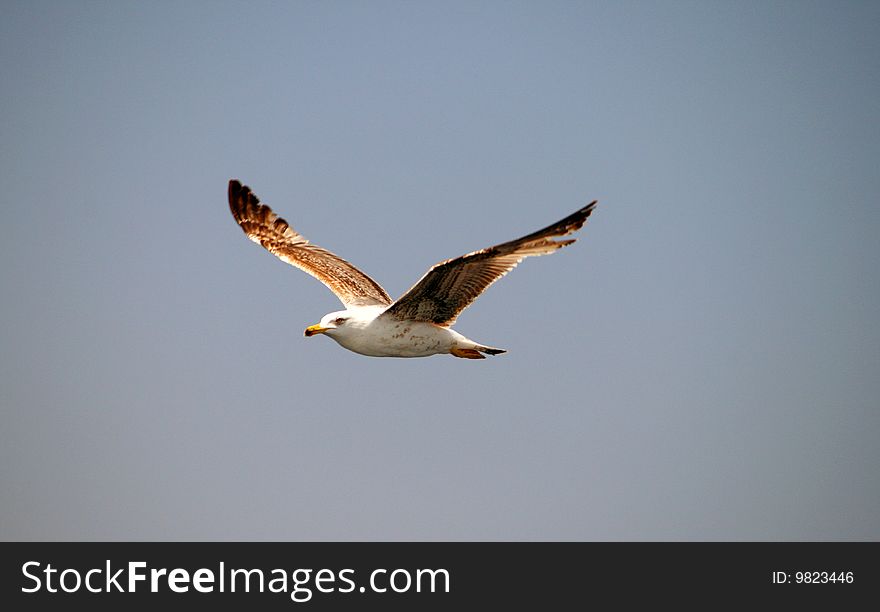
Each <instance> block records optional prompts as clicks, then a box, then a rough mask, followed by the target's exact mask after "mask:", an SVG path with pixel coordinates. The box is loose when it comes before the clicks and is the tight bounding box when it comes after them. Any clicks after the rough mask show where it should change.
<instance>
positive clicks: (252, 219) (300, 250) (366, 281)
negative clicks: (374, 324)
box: [229, 179, 391, 308]
mask: <svg viewBox="0 0 880 612" xmlns="http://www.w3.org/2000/svg"><path fill="white" fill-rule="evenodd" d="M229 210H230V211H231V212H232V216H233V217H235V221H236V222H237V223H238V224H239V225H240V226H241V229H243V230H244V233H245V234H247V237H248V238H250V239H251V240H253V241H254V242H256V243H257V244H260V245H262V246H263V247H265V249H266V250H267V251H269V252H270V253H272V254H273V255H275V256H276V257H278V258H279V259H281V260H282V261H286V262H287V263H289V264H290V265H292V266H296V267H297V268H299V269H300V270H302V271H303V272H306V273H308V274H311V275H312V276H314V277H315V278H317V279H318V280H319V281H321V282H322V283H324V284H325V285H326V286H327V288H328V289H330V291H332V292H333V293H335V294H336V297H338V298H339V300H340V301H341V302H342V303H343V304H344V305H345V307H346V308H349V307H351V306H366V305H371V304H378V305H381V306H387V305H388V304H390V303H391V298H390V297H388V294H387V293H386V292H385V290H384V289H383V288H382V287H381V286H380V285H379V283H377V282H376V281H374V280H373V279H372V278H370V277H369V276H367V275H366V274H364V273H363V272H361V271H360V270H358V269H357V268H355V267H354V266H353V265H352V264H350V263H348V262H347V261H345V260H344V259H342V258H341V257H339V256H338V255H335V254H333V253H331V252H330V251H328V250H327V249H322V248H321V247H319V246H317V245H315V244H312V243H310V242H309V241H308V240H306V239H305V238H303V237H302V235H300V234H298V233H297V232H296V231H294V229H293V228H292V227H290V225H289V224H288V223H287V221H285V220H284V219H282V218H281V217H279V216H278V215H276V214H275V213H274V212H272V209H271V208H269V207H268V206H266V205H265V204H261V203H260V200H259V198H257V196H256V195H254V193H253V192H252V191H251V190H250V188H248V187H247V186H246V185H242V184H241V183H239V182H238V181H236V180H234V179H233V180H231V181H229Z"/></svg>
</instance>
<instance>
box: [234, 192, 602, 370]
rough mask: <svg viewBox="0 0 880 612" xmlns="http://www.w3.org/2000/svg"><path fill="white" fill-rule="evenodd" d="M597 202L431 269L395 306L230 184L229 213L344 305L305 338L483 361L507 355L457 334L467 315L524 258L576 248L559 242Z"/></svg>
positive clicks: (386, 352)
mask: <svg viewBox="0 0 880 612" xmlns="http://www.w3.org/2000/svg"><path fill="white" fill-rule="evenodd" d="M595 206H596V202H595V201H593V202H591V203H589V204H587V205H586V206H584V207H583V208H581V209H580V210H578V211H576V212H574V213H572V214H570V215H569V216H567V217H566V218H565V219H562V220H561V221H558V222H557V223H554V224H553V225H549V226H547V227H545V228H544V229H542V230H538V231H537V232H534V233H532V234H529V235H528V236H523V237H522V238H518V239H517V240H511V241H510V242H505V243H503V244H499V245H496V246H493V247H489V248H487V249H482V250H480V251H474V252H473V253H468V254H467V255H462V256H461V257H456V258H455V259H447V260H446V261H441V262H440V263H438V264H437V265H435V266H433V267H432V268H431V269H430V270H428V272H427V273H426V274H425V275H424V276H423V277H422V278H421V280H419V282H417V283H416V284H415V285H413V286H412V288H410V290H409V291H407V292H406V293H404V294H403V295H402V296H401V297H400V298H398V299H397V300H396V301H394V300H392V299H391V298H390V297H389V296H388V294H387V293H386V292H385V290H384V289H383V288H382V287H381V286H380V285H379V283H377V282H376V281H374V280H373V279H372V278H370V277H369V276H367V275H366V274H364V273H363V272H361V271H360V270H358V269H357V268H355V267H354V266H353V265H351V264H350V263H348V262H347V261H345V260H344V259H342V258H341V257H339V256H338V255H334V254H333V253H331V252H330V251H328V250H326V249H322V248H321V247H319V246H317V245H314V244H312V243H310V242H309V241H308V240H306V239H305V238H303V237H302V236H301V235H300V234H298V233H297V232H296V231H294V229H293V228H292V227H290V225H289V224H288V223H287V221H285V220H284V219H282V218H281V217H279V216H278V215H276V214H275V213H274V212H272V209H271V208H269V207H268V206H266V205H265V204H261V203H260V200H259V198H257V196H255V195H254V194H253V192H252V191H251V190H250V188H249V187H247V186H246V185H242V184H241V183H240V182H239V181H237V180H231V181H229V208H230V210H231V211H232V216H233V217H235V220H236V221H237V222H238V224H239V226H241V229H243V230H244V233H245V234H247V237H248V238H250V239H251V240H253V241H254V242H256V243H257V244H261V245H262V246H263V247H264V248H266V250H268V251H269V252H270V253H272V254H273V255H275V256H276V257H278V258H280V259H281V260H283V261H286V262H287V263H289V264H290V265H292V266H296V267H297V268H299V269H300V270H302V271H304V272H307V273H308V274H311V275H312V276H314V277H315V278H317V279H318V280H319V281H321V282H322V283H324V284H325V285H326V286H327V288H328V289H330V291H332V292H333V293H335V294H336V297H338V298H339V299H340V301H341V302H342V304H343V306H345V310H340V311H337V312H331V313H330V314H327V315H324V317H323V318H322V319H321V322H320V323H318V324H316V325H311V326H309V327H307V328H306V330H305V335H306V336H314V335H316V334H324V335H327V336H330V338H332V339H333V340H335V341H336V342H338V343H339V344H341V345H342V346H343V347H345V348H347V349H348V350H350V351H354V352H355V353H360V354H361V355H368V356H371V357H428V356H430V355H437V354H446V353H448V354H450V355H454V356H455V357H461V358H464V359H485V357H484V354H487V355H497V354H499V353H504V352H506V351H504V350H503V349H497V348H492V347H489V346H484V345H482V344H479V343H477V342H474V341H473V340H469V339H468V338H465V337H464V336H462V335H461V334H459V333H458V332H456V331H454V330H452V325H453V324H454V323H455V320H456V319H457V318H458V315H459V314H460V313H461V311H462V310H464V309H465V308H467V307H468V306H470V304H471V303H472V302H473V301H474V300H475V299H477V297H479V296H480V294H481V293H483V291H485V290H486V289H487V288H488V287H489V285H491V284H492V283H494V282H495V281H497V280H498V279H499V278H501V277H502V276H504V275H505V274H507V273H508V272H510V271H511V270H512V269H513V268H515V267H516V265H517V264H518V263H519V262H520V261H522V260H523V259H524V258H526V257H531V256H533V255H546V254H548V253H553V252H554V251H556V250H557V249H561V248H562V247H564V246H568V245H569V244H571V243H573V242H575V240H574V239H568V240H553V238H557V237H560V236H567V235H569V234H571V233H572V232H574V231H576V230H578V229H580V228H581V227H583V225H584V223H585V222H586V220H587V217H589V216H590V213H592V212H593V209H594V208H595Z"/></svg>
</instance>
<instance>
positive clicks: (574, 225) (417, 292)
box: [381, 201, 596, 326]
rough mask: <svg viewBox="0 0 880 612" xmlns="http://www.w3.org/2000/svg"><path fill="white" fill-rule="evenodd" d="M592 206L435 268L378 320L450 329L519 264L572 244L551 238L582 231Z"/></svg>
mask: <svg viewBox="0 0 880 612" xmlns="http://www.w3.org/2000/svg"><path fill="white" fill-rule="evenodd" d="M595 206H596V202H595V201H594V202H591V203H590V204H587V205H586V206H584V207H583V208H581V209H580V210H578V211H577V212H575V213H572V214H571V215H569V216H567V217H566V218H565V219H562V220H561V221H558V222H556V223H554V224H553V225H549V226H547V227H545V228H544V229H542V230H538V231H537V232H534V233H532V234H529V235H528V236H523V237H522V238H519V239H517V240H511V241H510V242H505V243H504V244H499V245H496V246H493V247H489V248H487V249H482V250H481V251H474V252H473V253H468V254H467V255H462V256H461V257H456V258H455V259H449V260H447V261H442V262H440V263H438V264H437V265H435V266H434V267H432V268H431V269H430V270H428V272H427V274H425V275H424V276H423V277H422V278H421V280H419V282H417V283H416V284H415V285H413V287H412V288H411V289H410V290H409V291H407V292H406V293H405V294H403V295H402V296H401V297H400V298H399V299H398V300H397V301H396V302H394V303H393V304H392V305H391V306H390V307H389V308H388V310H386V311H385V312H384V313H382V315H381V316H383V317H394V318H396V319H400V320H412V321H427V322H431V323H436V324H437V325H443V326H450V325H452V324H453V323H455V320H456V319H457V318H458V315H459V314H460V313H461V311H462V310H464V309H465V308H467V307H468V306H470V304H471V303H472V302H473V301H474V300H475V299H477V298H478V297H479V296H480V294H481V293H483V291H485V290H486V289H487V288H488V287H489V285H491V284H492V283H494V282H495V281H497V280H498V279H499V278H501V277H502V276H504V275H505V274H507V273H508V272H510V271H511V270H513V269H514V268H515V267H516V265H517V264H518V263H519V262H521V261H522V260H523V259H524V258H526V257H531V256H533V255H546V254H548V253H553V252H554V251H556V250H557V249H560V248H562V247H564V246H567V245H569V244H571V243H572V242H574V241H575V240H574V239H570V240H553V238H557V237H560V236H567V235H568V234H571V233H572V232H574V231H576V230H578V229H580V228H581V227H583V225H584V223H586V221H587V217H589V216H590V213H592V212H593V209H594V208H595Z"/></svg>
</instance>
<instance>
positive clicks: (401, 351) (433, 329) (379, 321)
mask: <svg viewBox="0 0 880 612" xmlns="http://www.w3.org/2000/svg"><path fill="white" fill-rule="evenodd" d="M385 309H386V307H385V306H361V307H356V308H351V309H349V310H342V311H339V312H331V313H330V314H327V315H325V316H324V317H323V318H322V319H321V323H320V324H318V325H315V326H312V327H311V328H309V329H310V330H313V331H312V333H322V334H325V335H327V336H330V337H331V338H333V339H334V340H335V341H336V342H338V343H339V344H340V345H341V346H343V347H344V348H347V349H348V350H350V351H353V352H355V353H360V354H361V355H369V356H370V357H428V356H430V355H438V354H446V353H450V352H451V351H452V350H453V349H470V350H478V349H480V348H485V347H482V346H481V345H479V344H477V343H476V342H474V341H473V340H468V339H467V338H465V337H464V336H462V335H461V334H459V333H458V332H456V331H453V330H452V329H450V328H448V327H441V326H440V325H435V324H433V323H424V322H420V321H398V320H396V319H392V318H380V317H379V315H380V314H382V313H383V312H384V311H385ZM340 319H344V321H343V322H341V323H337V321H338V320H340ZM306 334H307V335H312V334H309V333H308V330H307V331H306Z"/></svg>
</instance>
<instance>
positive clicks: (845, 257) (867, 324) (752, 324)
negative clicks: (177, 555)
mask: <svg viewBox="0 0 880 612" xmlns="http://www.w3.org/2000/svg"><path fill="white" fill-rule="evenodd" d="M878 26H880V9H878V7H877V6H876V5H872V4H870V3H861V2H834V3H832V2H774V3H722V2H718V3H713V2H666V3H649V2H633V3H626V2H609V3H599V2H596V3H593V2H591V3H569V2H553V3H526V2H510V3H508V2H504V3H502V2H480V3H456V2H454V3H443V4H440V3H396V2H377V3H349V2H334V3H298V2H291V3H254V2H248V3H221V2H216V3H215V2H211V3H208V2H205V3H200V2H188V3H151V4H143V3H126V2H113V3H103V2H89V3H84V2H80V3H61V2H49V3H39V2H28V3H24V2H21V3H7V4H6V11H5V16H4V19H3V21H2V23H0V54H2V57H3V60H4V61H3V62H2V65H0V71H2V74H0V76H2V79H0V82H2V83H3V85H2V88H0V95H2V104H0V142H2V143H3V144H2V146H0V156H2V157H0V177H2V182H3V185H4V189H3V195H2V200H0V202H2V209H3V213H4V219H5V222H4V228H5V230H6V231H5V233H4V240H3V241H2V243H0V256H2V257H3V261H4V262H5V263H4V265H3V266H2V267H0V279H2V286H3V287H4V295H5V299H4V301H3V302H4V307H3V315H4V316H3V317H2V319H0V342H2V345H3V347H4V349H3V351H2V353H0V419H2V427H0V490H2V499H3V512H0V537H2V538H4V539H62V540H64V539H220V540H226V539H270V540H327V539H331V540H377V539H381V540H423V539H427V540H462V539H476V540H620V539H623V540H645V539H648V540H657V539H659V540H669V539H676V540H678V539H682V540H705V539H712V540H717V539H722V540H728V539H734V540H740V539H771V540H777V539H783V540H788V539H790V540H815V539H877V538H878V537H880V531H878V525H880V520H878V518H880V517H878V510H877V509H878V508H880V479H878V476H877V469H876V466H877V464H878V459H880V457H878V447H877V440H878V439H880V414H878V408H877V402H878V397H880V376H878V364H880V333H878V325H877V323H876V319H877V312H878V311H880V295H878V287H880V283H878V282H877V281H878V278H877V270H878V269H880V247H878V241H877V236H878V230H880V208H878V206H877V203H878V194H880V175H878V172H877V159H878V158H880V121H878V100H880V91H878V83H880V43H878V39H877V36H876V32H877V30H878ZM230 178H238V179H240V180H242V181H243V182H245V183H246V184H249V185H250V186H251V187H252V188H253V189H254V191H255V192H256V193H257V194H258V195H259V196H260V197H261V198H262V199H263V201H265V202H266V203H268V204H270V205H271V206H272V207H273V208H274V209H275V210H276V211H277V212H278V213H279V214H281V215H282V216H284V217H285V218H286V219H287V220H288V221H289V222H290V223H291V224H292V225H293V226H294V227H295V228H296V229H297V230H299V231H300V232H302V233H303V234H304V235H305V236H306V237H308V238H309V239H311V240H312V241H314V242H316V243H318V244H320V245H322V246H324V247H326V248H329V249H331V250H333V251H335V252H337V253H339V254H340V255H342V256H343V257H346V258H347V259H349V260H351V261H352V262H353V263H355V264H356V265H357V266H359V267H360V268H362V269H363V270H364V271H366V272H367V273H369V274H371V275H372V276H374V277H375V278H376V279H377V280H378V281H379V282H380V283H382V284H383V285H384V287H385V288H386V289H387V290H388V291H389V293H390V294H392V295H399V294H400V293H402V292H403V291H405V290H406V289H407V288H408V287H409V286H410V285H411V284H412V283H413V282H415V281H416V280H417V279H418V278H419V277H420V276H421V275H422V274H423V273H424V272H425V270H427V268H428V267H429V266H431V265H432V264H434V263H436V262H437V261H439V260H442V259H446V258H449V257H454V256H456V255H460V254H462V253H465V252H468V251H471V250H474V249H477V248H482V247H484V246H488V245H490V244H494V243H497V242H500V241H503V240H507V239H511V238H514V237H517V236H519V235H522V234H524V233H527V232H530V231H533V230H535V229H537V228H539V227H543V226H544V225H547V224H549V223H550V222H552V221H555V220H557V219H559V218H561V217H563V216H565V215H566V214H568V213H570V212H572V211H574V210H576V209H577V208H579V207H580V206H582V205H583V204H585V203H586V202H588V201H591V200H593V199H598V200H599V208H598V209H597V211H596V213H595V214H594V215H593V217H592V218H591V220H590V223H589V224H588V225H587V226H586V227H585V228H584V230H583V231H582V232H581V233H580V234H579V236H580V240H579V242H578V243H577V244H576V245H574V246H572V247H570V248H568V249H565V250H564V251H562V252H560V253H558V254H556V255H553V256H552V257H544V258H538V259H530V260H527V261H525V262H524V263H523V264H522V265H521V266H520V267H519V268H517V269H516V270H515V271H514V272H513V273H511V274H510V275H509V276H508V277H506V278H505V279H503V280H502V281H501V282H499V283H498V284H497V285H495V286H493V287H492V288H491V289H490V290H489V291H488V292H487V293H486V294H484V295H483V296H482V297H481V298H480V299H479V300H478V301H477V302H476V303H475V304H474V305H473V306H472V307H471V308H469V309H468V310H467V311H465V313H464V314H463V315H462V316H461V318H460V319H459V322H458V324H457V325H456V329H458V330H459V331H461V332H462V333H464V334H465V335H467V336H469V337H472V338H474V339H475V340H478V341H481V342H485V343H486V344H489V345H490V346H500V347H503V348H506V349H508V350H509V353H507V354H505V355H503V356H499V357H496V358H492V359H487V360H485V361H481V362H471V361H466V360H458V359H453V358H450V357H433V358H430V359H421V360H381V359H368V358H365V357H361V356H358V355H354V354H352V353H348V352H346V351H344V350H342V349H341V348H340V347H338V346H337V345H335V344H334V343H333V342H332V341H329V340H328V339H326V338H313V339H308V340H307V339H304V338H303V337H302V330H303V328H304V327H305V326H307V325H310V324H312V323H315V322H317V321H318V320H320V317H321V316H322V315H323V314H325V313H326V312H330V311H333V310H337V309H338V308H339V303H338V302H337V301H336V299H335V297H334V296H333V295H332V294H331V293H330V292H328V291H327V290H326V289H325V288H324V287H322V286H321V285H320V284H319V283H317V282H316V281H314V280H313V279H311V278H309V277H308V276H306V275H304V274H302V273H301V272H299V271H297V270H294V269H293V268H290V267H289V266H286V265H285V264H283V263H281V262H279V261H277V260H275V259H274V258H273V257H271V256H270V255H268V254H267V253H265V252H263V251H262V250H261V249H259V248H258V247H256V246H255V245H253V244H251V243H249V242H248V241H247V240H246V239H245V237H244V236H243V235H242V233H241V231H240V230H239V229H238V228H237V227H236V225H235V223H234V222H233V220H232V218H231V216H230V215H229V212H228V208H227V205H226V202H225V190H226V183H227V181H228V180H229V179H230Z"/></svg>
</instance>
